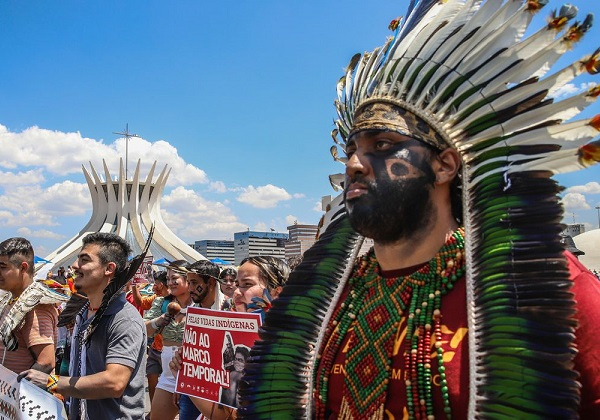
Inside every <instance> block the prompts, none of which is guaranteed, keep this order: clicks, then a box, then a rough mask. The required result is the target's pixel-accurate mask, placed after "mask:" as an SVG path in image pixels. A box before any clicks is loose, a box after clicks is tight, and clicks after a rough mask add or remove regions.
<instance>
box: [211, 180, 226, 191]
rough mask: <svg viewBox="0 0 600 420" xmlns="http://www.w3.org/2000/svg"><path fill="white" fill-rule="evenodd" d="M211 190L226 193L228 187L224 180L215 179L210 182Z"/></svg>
mask: <svg viewBox="0 0 600 420" xmlns="http://www.w3.org/2000/svg"><path fill="white" fill-rule="evenodd" d="M210 191H214V192H217V193H225V192H227V187H226V186H225V183H224V182H223V181H214V182H211V183H210Z"/></svg>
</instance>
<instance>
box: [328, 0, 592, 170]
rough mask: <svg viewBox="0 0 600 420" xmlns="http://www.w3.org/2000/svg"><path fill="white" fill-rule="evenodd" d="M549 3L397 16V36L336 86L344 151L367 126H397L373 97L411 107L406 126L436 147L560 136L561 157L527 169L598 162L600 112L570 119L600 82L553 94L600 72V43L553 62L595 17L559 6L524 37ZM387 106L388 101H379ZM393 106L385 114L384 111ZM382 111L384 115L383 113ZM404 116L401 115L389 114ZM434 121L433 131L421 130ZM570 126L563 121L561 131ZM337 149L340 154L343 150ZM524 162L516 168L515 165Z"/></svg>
mask: <svg viewBox="0 0 600 420" xmlns="http://www.w3.org/2000/svg"><path fill="white" fill-rule="evenodd" d="M547 2H548V1H547V0H530V1H521V0H507V1H505V0H488V1H476V0H447V1H431V0H429V1H426V0H422V1H420V2H413V3H417V4H416V5H415V6H414V7H413V8H412V9H411V10H409V13H408V18H407V19H406V20H405V21H403V22H402V24H400V19H396V20H394V21H392V24H391V25H390V28H391V29H393V30H395V34H394V36H393V37H391V38H389V39H388V40H387V42H386V43H385V44H384V45H383V46H382V47H381V48H377V49H375V50H374V51H372V52H369V53H365V54H363V55H360V54H357V55H355V56H354V57H353V58H352V60H351V61H350V64H349V65H348V67H347V68H346V70H345V74H344V76H343V77H342V78H341V79H340V80H339V82H338V85H337V96H338V99H337V100H336V101H335V105H336V108H337V112H338V116H339V119H338V120H337V121H336V127H337V128H336V129H335V130H334V131H333V133H332V136H333V138H334V141H335V143H336V144H337V145H338V146H340V147H341V148H342V149H344V148H345V143H346V141H347V140H348V138H349V137H350V136H351V135H353V134H355V133H357V132H359V131H363V130H366V129H391V130H394V131H400V132H401V133H402V134H405V133H404V130H398V128H397V127H395V126H394V125H393V124H392V125H386V124H385V123H384V122H383V121H382V120H381V119H380V118H379V119H378V120H376V119H374V118H373V113H372V112H371V108H372V107H373V106H375V105H374V104H377V103H379V104H387V105H385V106H386V107H387V108H388V110H392V111H394V110H396V111H397V110H404V111H406V113H405V115H406V117H404V119H405V120H406V124H405V125H406V127H405V128H406V129H408V130H409V132H410V133H411V135H412V136H413V137H416V138H418V139H420V140H422V141H425V142H426V143H429V144H431V145H433V146H435V147H437V148H441V149H443V148H445V147H448V146H452V147H454V148H457V149H459V150H461V151H463V152H464V151H466V150H468V149H470V148H478V149H480V148H481V146H484V147H489V146H491V147H493V146H494V144H496V143H497V142H498V141H499V140H503V146H504V145H505V144H504V141H509V142H510V144H511V145H515V146H516V145H521V144H527V143H533V142H534V141H535V140H532V136H533V137H534V138H535V139H543V140H544V142H545V143H556V144H558V145H559V146H560V151H557V153H553V154H552V155H548V154H546V155H545V156H536V158H538V159H532V158H531V156H529V157H528V158H527V159H523V160H522V161H520V162H513V164H515V163H518V164H519V165H522V166H520V167H519V169H518V170H527V169H540V168H543V169H549V170H552V171H553V172H554V173H560V172H568V171H571V170H576V169H580V168H582V167H586V166H589V165H590V164H592V163H595V162H596V161H597V160H598V159H599V157H598V148H599V144H598V142H593V143H590V144H588V145H586V143H588V142H589V141H590V140H592V139H593V138H594V137H595V136H596V135H597V134H598V130H599V129H600V118H599V117H596V118H591V119H588V120H584V121H578V122H575V123H569V124H566V123H563V121H567V120H570V119H571V118H573V117H574V116H576V115H577V114H579V113H580V112H581V111H582V110H583V109H584V108H585V107H586V106H587V105H589V104H590V103H592V102H593V101H594V100H595V99H596V97H597V96H598V94H600V87H592V88H591V89H589V90H587V91H585V92H582V93H579V94H576V95H574V96H571V97H569V98H567V99H563V100H561V101H555V98H553V96H552V95H553V93H555V92H556V91H557V89H559V88H561V87H563V86H564V85H566V84H567V83H568V82H570V81H571V80H573V79H574V78H575V77H577V76H578V75H580V74H582V73H584V72H587V73H589V74H596V73H598V72H599V71H600V62H599V61H598V60H599V59H598V57H599V55H600V50H596V51H595V52H594V53H592V54H590V55H588V56H586V57H583V58H581V59H580V60H577V61H575V62H574V63H572V64H571V65H569V66H567V67H565V68H563V69H562V70H559V71H558V72H556V73H554V74H551V75H549V76H546V77H543V76H544V75H545V74H546V72H547V71H548V70H549V69H550V68H551V67H552V65H553V64H554V63H555V62H556V61H557V60H558V59H559V58H560V57H561V56H562V55H563V54H564V53H565V52H567V51H568V50H569V49H570V48H571V47H572V45H573V43H575V42H577V41H578V40H580V39H581V37H582V36H583V35H584V34H585V33H586V32H587V31H588V30H589V28H590V27H591V25H592V21H593V16H592V15H587V16H586V17H585V19H584V20H583V21H582V22H577V21H576V22H573V23H569V22H570V21H572V20H573V19H574V18H575V16H576V14H577V8H576V7H575V6H572V5H565V6H563V7H562V8H560V10H558V11H554V12H553V13H552V14H551V15H550V17H549V18H548V22H547V25H545V27H543V28H541V29H540V30H538V31H537V32H535V33H533V34H532V35H531V36H529V37H527V38H523V35H524V33H525V31H526V29H527V28H528V26H529V24H530V23H531V20H532V18H533V16H534V14H535V13H536V12H538V11H539V10H540V9H541V8H542V7H543V6H544V5H545V4H546V3H547ZM380 106H381V105H380ZM384 112H385V111H384ZM378 115H379V116H381V115H382V113H381V112H380V113H379V114H378ZM394 119H396V120H397V119H398V118H397V117H395V118H392V119H390V121H392V120H394ZM422 122H425V123H426V124H427V125H428V126H429V127H431V133H429V134H427V133H424V132H423V130H422V129H420V127H422V126H423V124H422ZM559 127H562V128H559ZM331 153H332V154H333V155H334V159H336V160H342V161H343V160H344V159H343V158H342V159H340V158H338V151H337V147H335V146H333V147H332V149H331ZM514 169H516V168H513V170H514Z"/></svg>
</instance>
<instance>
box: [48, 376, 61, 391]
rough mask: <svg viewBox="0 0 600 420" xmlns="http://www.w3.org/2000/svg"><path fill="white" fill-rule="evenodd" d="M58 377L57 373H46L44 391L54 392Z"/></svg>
mask: <svg viewBox="0 0 600 420" xmlns="http://www.w3.org/2000/svg"><path fill="white" fill-rule="evenodd" d="M59 379H60V376H59V375H52V374H50V375H48V382H47V383H46V391H48V392H50V393H55V392H56V388H58V380H59Z"/></svg>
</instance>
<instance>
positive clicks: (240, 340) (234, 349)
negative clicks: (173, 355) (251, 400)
mask: <svg viewBox="0 0 600 420" xmlns="http://www.w3.org/2000/svg"><path fill="white" fill-rule="evenodd" d="M260 322H261V321H260V315H259V314H253V313H243V312H242V313H240V312H224V311H214V310H211V309H203V308H194V307H188V309H187V317H186V325H185V332H184V337H183V348H182V353H183V354H182V356H183V357H182V359H183V364H182V368H181V370H180V371H179V374H178V375H177V387H176V391H177V392H179V393H182V394H186V395H191V396H194V397H200V398H203V399H206V400H209V401H213V402H217V403H220V404H224V405H227V406H229V407H237V384H238V382H239V380H240V379H241V377H242V374H243V368H244V363H245V361H246V359H247V358H248V355H249V354H250V348H251V347H252V345H253V344H254V341H255V340H257V339H258V327H259V326H260Z"/></svg>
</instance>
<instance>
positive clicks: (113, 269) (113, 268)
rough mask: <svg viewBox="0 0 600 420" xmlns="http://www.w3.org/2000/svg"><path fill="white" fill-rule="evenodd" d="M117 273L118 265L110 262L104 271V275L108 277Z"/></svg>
mask: <svg viewBox="0 0 600 420" xmlns="http://www.w3.org/2000/svg"><path fill="white" fill-rule="evenodd" d="M116 273H117V264H116V263H114V262H112V261H111V262H109V263H108V264H106V268H105V269H104V274H105V275H107V276H110V275H115V274H116Z"/></svg>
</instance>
